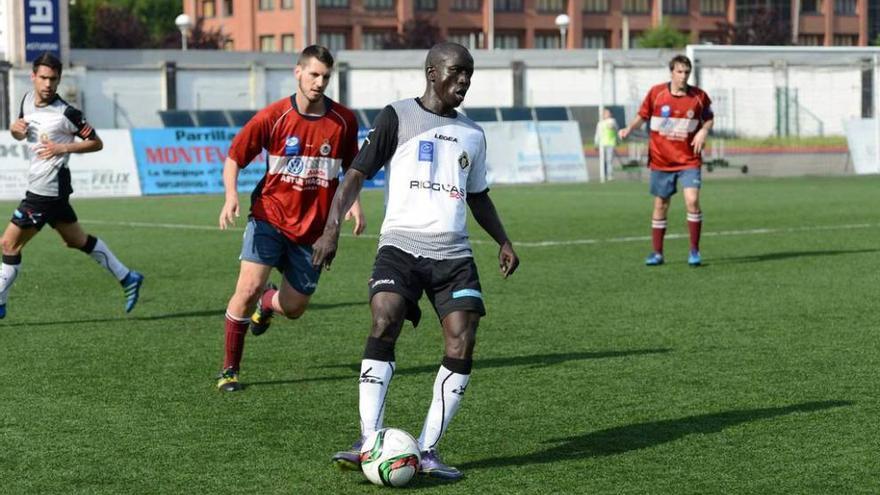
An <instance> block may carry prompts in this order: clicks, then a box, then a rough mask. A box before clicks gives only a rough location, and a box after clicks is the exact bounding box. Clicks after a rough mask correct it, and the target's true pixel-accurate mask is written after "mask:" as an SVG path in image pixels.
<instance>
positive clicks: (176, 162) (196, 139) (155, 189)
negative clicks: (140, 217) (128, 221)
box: [131, 127, 266, 195]
mask: <svg viewBox="0 0 880 495" xmlns="http://www.w3.org/2000/svg"><path fill="white" fill-rule="evenodd" d="M236 132H238V128H237V127H229V128H227V127H187V128H166V129H132V130H131V141H132V145H133V146H134V156H135V160H137V167H138V176H139V177H140V179H141V190H142V191H143V193H144V194H145V195H147V194H206V193H208V194H209V193H222V192H223V162H224V161H226V155H227V154H228V152H229V145H230V144H231V143H232V138H233V137H235V133H236ZM265 164H266V157H265V154H262V155H260V156H258V157H257V158H255V159H254V161H253V162H251V164H250V165H249V166H248V167H247V168H245V169H243V170H242V171H241V173H240V174H239V176H238V190H239V192H250V191H253V189H254V187H255V186H256V185H257V183H258V182H259V181H260V179H262V178H263V175H265V173H266V165H265Z"/></svg>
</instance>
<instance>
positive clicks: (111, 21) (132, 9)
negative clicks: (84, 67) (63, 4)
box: [68, 0, 181, 48]
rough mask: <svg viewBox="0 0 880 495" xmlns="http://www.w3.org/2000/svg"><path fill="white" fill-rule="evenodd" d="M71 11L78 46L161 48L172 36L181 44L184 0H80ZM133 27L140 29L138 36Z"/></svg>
mask: <svg viewBox="0 0 880 495" xmlns="http://www.w3.org/2000/svg"><path fill="white" fill-rule="evenodd" d="M68 12H69V13H68V19H69V21H70V43H71V45H72V46H73V47H74V48H157V47H161V46H163V45H164V44H165V40H166V38H167V37H169V36H171V35H176V36H177V38H178V41H177V46H180V33H179V32H178V31H177V26H175V25H174V18H175V17H177V15H178V14H180V12H181V3H180V0H77V1H76V2H75V3H71V5H70V9H69V11H68ZM123 14H128V15H123ZM99 17H100V18H99ZM99 26H100V30H101V32H100V33H98V32H97V30H98V27H99ZM131 29H135V30H136V31H137V32H136V33H134V34H135V36H134V37H132V36H130V34H131V33H130V31H131ZM119 33H124V36H123V35H120V34H119Z"/></svg>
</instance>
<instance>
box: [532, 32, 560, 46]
mask: <svg viewBox="0 0 880 495" xmlns="http://www.w3.org/2000/svg"><path fill="white" fill-rule="evenodd" d="M561 40H562V38H561V34H560V33H559V31H555V32H554V31H545V32H536V33H535V48H538V49H540V50H551V49H554V48H557V49H558V48H560V47H561V46H562V44H561Z"/></svg>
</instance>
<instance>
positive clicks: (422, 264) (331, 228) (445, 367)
mask: <svg viewBox="0 0 880 495" xmlns="http://www.w3.org/2000/svg"><path fill="white" fill-rule="evenodd" d="M473 72H474V60H473V58H472V57H471V55H470V53H469V52H468V51H467V49H466V48H465V47H463V46H461V45H459V44H456V43H441V44H438V45H435V46H434V47H433V48H431V50H430V51H429V52H428V57H427V60H426V62H425V78H426V80H427V81H426V82H427V84H426V88H425V93H424V94H423V95H422V96H421V98H411V99H407V100H401V101H397V102H394V103H392V104H390V105H388V106H386V107H385V108H384V109H383V110H382V112H381V113H380V114H379V115H378V116H377V117H376V121H375V123H374V128H373V129H371V130H370V133H369V135H368V137H367V140H366V141H365V144H364V146H363V147H362V148H361V150H360V152H359V153H358V155H357V157H355V160H354V163H353V164H352V166H351V168H349V170H348V172H346V174H345V178H344V180H343V183H342V187H340V188H339V190H338V191H337V192H336V195H335V196H334V198H333V203H332V204H331V206H330V216H329V218H328V221H327V224H326V226H325V228H324V233H323V235H322V236H321V238H320V239H318V241H317V242H315V244H314V246H313V249H314V251H313V257H312V262H313V263H314V264H315V265H316V266H323V267H325V268H329V265H330V263H331V262H332V260H333V257H334V256H335V253H336V249H337V246H338V240H339V225H340V222H341V220H342V215H343V214H344V213H345V211H347V210H348V208H349V207H350V206H351V204H352V202H353V201H354V200H355V198H357V195H358V192H359V191H360V189H361V187H362V186H363V183H364V179H365V178H367V177H372V176H373V175H374V174H375V173H376V172H377V171H379V169H381V168H382V167H385V173H386V207H385V220H384V222H383V223H382V229H381V233H380V236H379V250H378V253H377V254H376V261H375V264H374V266H373V273H372V277H371V279H370V282H369V287H370V308H371V311H372V330H371V332H370V336H369V337H368V338H367V343H366V349H365V351H364V356H363V360H362V361H361V372H360V384H359V386H358V387H359V395H360V399H359V412H360V420H361V439H360V440H358V441H357V442H355V444H354V445H353V446H352V448H351V450H347V451H342V452H339V453H337V454H336V455H334V456H333V461H334V463H335V464H336V465H337V466H339V467H340V468H343V469H359V468H360V457H359V450H360V447H361V445H362V442H363V438H364V437H366V436H367V435H369V434H370V433H372V432H373V431H376V430H378V429H380V428H382V426H383V425H382V418H383V415H384V411H385V397H386V394H387V392H388V385H389V383H390V382H391V378H392V375H393V374H394V369H395V355H394V346H395V342H396V341H397V337H398V336H399V335H400V331H401V328H402V327H403V324H404V321H405V320H410V321H411V322H412V323H413V326H415V325H417V324H418V322H419V318H420V316H421V315H420V312H419V306H418V302H419V299H420V298H421V296H422V293H423V292H424V293H426V294H427V296H428V299H429V300H430V301H431V304H432V305H433V306H434V309H435V311H436V312H437V316H438V318H439V319H440V322H441V325H442V327H443V336H444V341H445V356H444V357H443V360H442V363H441V366H440V370H439V372H438V373H437V377H436V380H435V381H434V389H433V398H432V400H431V403H430V406H429V408H428V414H427V417H426V419H425V424H424V427H423V429H422V432H421V435H420V436H419V448H420V449H421V450H422V463H421V466H420V471H421V472H422V473H423V474H425V475H428V476H431V477H434V478H440V479H446V480H456V479H459V478H461V472H460V471H459V470H458V469H456V468H454V467H452V466H448V465H446V464H444V463H443V462H442V461H441V460H440V458H439V456H438V454H437V444H438V442H439V441H440V437H441V436H442V435H443V433H444V432H445V431H446V429H447V427H448V426H449V422H450V421H451V420H452V418H453V416H455V413H456V412H457V411H458V408H459V405H460V402H461V399H462V397H463V396H464V393H465V390H466V389H467V386H468V382H469V380H470V373H471V367H472V363H473V357H472V356H473V351H474V343H475V339H476V331H477V325H478V323H479V321H480V317H481V316H484V315H485V313H486V311H485V308H484V306H483V294H482V291H481V288H480V280H479V277H478V275H477V267H476V265H475V264H474V259H473V254H472V252H471V246H470V242H469V241H468V233H467V226H466V219H467V210H466V208H465V205H467V206H468V207H469V208H470V210H471V212H472V213H473V215H474V218H475V219H476V221H477V223H479V224H480V226H481V227H483V229H485V230H486V232H488V233H489V235H490V236H492V238H493V239H494V240H495V241H496V242H497V243H498V245H499V246H501V249H500V251H499V254H498V262H499V266H500V268H501V274H502V276H504V277H505V278H506V277H507V276H509V275H511V274H512V273H513V272H514V271H515V270H516V268H517V266H518V265H519V258H518V257H517V255H516V253H515V252H514V250H513V246H512V245H511V242H510V239H508V237H507V234H506V233H505V232H504V227H503V225H502V223H501V219H500V218H499V217H498V213H497V212H496V211H495V206H494V205H493V203H492V200H491V199H490V198H489V194H488V191H489V188H488V184H487V182H486V137H485V134H484V133H483V130H482V129H481V128H480V127H479V126H478V125H477V124H475V123H474V122H473V121H471V120H470V119H468V118H467V117H465V116H463V115H461V114H460V113H458V112H456V111H455V108H456V107H458V106H459V105H461V102H462V101H463V100H464V97H465V94H466V93H467V90H468V88H469V87H470V83H471V76H472V74H473Z"/></svg>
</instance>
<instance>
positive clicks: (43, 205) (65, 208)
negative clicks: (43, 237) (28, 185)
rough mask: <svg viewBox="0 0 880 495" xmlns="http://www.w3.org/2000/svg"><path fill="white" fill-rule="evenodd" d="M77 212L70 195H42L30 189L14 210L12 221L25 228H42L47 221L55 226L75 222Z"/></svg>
mask: <svg viewBox="0 0 880 495" xmlns="http://www.w3.org/2000/svg"><path fill="white" fill-rule="evenodd" d="M76 221H77V218H76V212H74V211H73V207H72V206H70V201H69V198H68V197H66V196H65V197H60V198H58V197H52V196H41V195H39V194H34V193H32V192H30V191H28V192H27V193H26V194H25V196H24V199H23V200H21V203H19V204H18V208H16V209H15V211H14V212H12V223H14V224H15V225H18V226H19V227H21V228H23V229H27V228H32V227H34V228H36V229H37V230H39V229H42V228H43V225H46V224H47V223H48V224H49V225H51V226H52V227H55V224H56V223H74V222H76Z"/></svg>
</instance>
